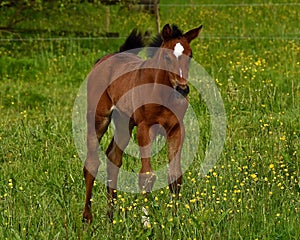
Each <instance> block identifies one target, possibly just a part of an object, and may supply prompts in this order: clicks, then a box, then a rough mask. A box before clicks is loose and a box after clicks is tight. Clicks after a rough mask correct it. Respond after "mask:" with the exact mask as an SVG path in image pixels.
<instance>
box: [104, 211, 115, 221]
mask: <svg viewBox="0 0 300 240" xmlns="http://www.w3.org/2000/svg"><path fill="white" fill-rule="evenodd" d="M106 217H107V218H108V220H109V222H110V223H112V222H113V220H114V214H113V211H107V212H106Z"/></svg>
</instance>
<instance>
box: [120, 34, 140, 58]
mask: <svg viewBox="0 0 300 240" xmlns="http://www.w3.org/2000/svg"><path fill="white" fill-rule="evenodd" d="M143 47H145V45H144V43H143V35H142V33H141V32H138V30H137V29H133V30H132V32H131V33H130V35H129V36H128V37H127V38H126V40H125V43H124V44H123V45H122V46H121V47H120V50H119V52H125V51H128V50H133V49H136V51H132V52H133V53H135V54H138V52H139V51H140V50H141V48H143Z"/></svg>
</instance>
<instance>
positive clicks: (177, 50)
mask: <svg viewBox="0 0 300 240" xmlns="http://www.w3.org/2000/svg"><path fill="white" fill-rule="evenodd" d="M183 50H184V48H183V46H182V45H181V43H176V45H175V47H174V51H173V54H174V55H175V57H177V58H178V57H179V56H181V55H182V53H183Z"/></svg>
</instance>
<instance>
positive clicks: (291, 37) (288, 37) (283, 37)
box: [0, 2, 300, 42]
mask: <svg viewBox="0 0 300 240" xmlns="http://www.w3.org/2000/svg"><path fill="white" fill-rule="evenodd" d="M148 6H151V4H150V5H148ZM283 6H289V7H293V6H300V2H286V3H280V2H278V3H273V2H266V3H224V4H222V3H220V4H214V3H212V4H205V3H204V4H203V3H192V4H176V3H174V4H163V3H160V4H159V7H163V8H170V7H184V8H186V7H196V8H226V7H236V8H243V7H283ZM126 37H127V36H117V37H115V36H101V37H48V38H41V37H37V38H36V37H34V38H21V37H19V38H1V39H0V42H30V41H91V40H118V39H125V38H126ZM200 38H202V39H220V40H226V39H228V40H230V39H233V40H234V39H241V40H295V39H300V32H299V33H294V34H293V33H292V34H289V35H272V36H236V35H205V36H203V35H202V36H200Z"/></svg>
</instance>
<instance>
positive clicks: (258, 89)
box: [0, 1, 300, 239]
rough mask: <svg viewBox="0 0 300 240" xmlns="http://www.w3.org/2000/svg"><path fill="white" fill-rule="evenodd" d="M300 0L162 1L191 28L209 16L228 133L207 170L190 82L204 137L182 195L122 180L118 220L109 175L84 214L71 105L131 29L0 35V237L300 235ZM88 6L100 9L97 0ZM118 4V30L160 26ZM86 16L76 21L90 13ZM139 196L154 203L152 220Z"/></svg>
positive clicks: (206, 38)
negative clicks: (245, 0) (299, 0)
mask: <svg viewBox="0 0 300 240" xmlns="http://www.w3.org/2000/svg"><path fill="white" fill-rule="evenodd" d="M203 2H204V3H206V2H205V1H203ZM227 2H228V3H233V2H234V1H232V2H229V1H226V3H227ZM257 2H258V1H257ZM179 3H181V1H180V2H179ZM222 3H223V1H222ZM238 3H240V2H239V1H238ZM84 6H85V5H82V6H81V7H82V8H84ZM299 8H300V6H299V5H283V6H276V5H268V4H267V5H266V6H262V5H259V6H256V7H255V6H223V5H222V6H220V7H218V6H202V7H199V6H188V7H183V6H180V5H178V6H174V7H172V8H169V7H164V6H162V7H161V21H162V24H164V23H166V22H170V23H171V22H175V23H177V24H178V25H179V26H180V27H182V28H183V29H184V30H187V29H190V28H191V27H194V26H197V25H199V24H200V23H203V24H204V29H203V33H201V34H202V35H201V37H200V38H199V39H198V40H195V42H194V43H193V45H192V48H193V53H194V59H195V60H196V61H197V62H199V63H200V64H201V65H202V66H204V68H205V69H206V70H207V71H208V73H209V74H210V75H211V76H212V77H213V78H214V79H215V82H216V84H217V86H218V89H219V91H220V93H221V95H222V97H223V101H224V104H225V108H226V114H227V138H226V143H225V146H224V149H223V152H222V154H221V156H220V159H219V161H218V162H217V164H216V165H215V166H214V167H213V168H212V169H211V170H210V172H209V173H208V174H207V176H206V177H204V178H200V177H199V171H200V164H201V161H203V156H204V152H205V147H206V146H207V144H208V141H209V130H210V129H209V128H210V126H209V116H208V112H207V109H206V106H205V104H204V103H203V102H202V101H201V97H199V96H197V94H196V93H195V92H193V91H192V92H191V99H190V101H191V104H192V106H193V107H194V109H196V110H197V114H198V115H199V116H200V118H199V122H200V123H199V124H200V125H201V127H202V129H200V131H201V136H200V138H201V141H200V144H201V145H200V147H199V148H200V151H199V153H198V157H197V158H196V159H195V160H194V161H193V164H192V165H191V166H190V168H189V169H188V170H187V172H186V173H185V174H184V184H183V188H182V192H181V197H180V198H179V200H177V201H174V200H173V201H172V200H171V198H170V195H169V192H168V189H165V188H163V189H160V190H157V191H155V192H153V193H152V194H150V195H149V196H147V198H143V197H142V196H141V195H139V194H131V193H127V192H119V193H118V198H117V209H116V214H115V219H114V221H113V223H112V224H111V223H109V222H108V221H107V219H106V217H105V210H106V196H105V191H106V189H105V186H104V185H103V183H102V182H96V183H95V189H94V196H93V209H92V210H93V213H94V222H93V223H92V224H91V225H89V226H87V225H83V224H82V223H81V214H82V210H83V204H84V191H85V187H84V179H83V175H82V165H83V164H82V161H81V160H80V159H79V157H78V154H77V152H76V148H75V146H74V142H73V136H72V108H73V104H74V100H75V98H76V94H77V91H78V88H79V86H80V84H81V83H82V81H83V80H84V79H85V77H86V75H87V74H88V72H89V70H90V68H91V66H92V65H93V63H94V61H95V60H96V59H97V58H98V57H100V56H102V55H103V54H106V53H107V52H113V51H116V50H117V49H118V46H119V45H120V44H121V43H122V41H123V40H124V39H113V40H106V39H97V40H95V39H74V38H73V39H72V38H70V39H69V40H66V39H64V40H50V41H48V40H46V41H36V40H34V39H32V40H30V41H10V42H7V41H1V42H0V55H1V59H0V62H1V69H0V74H1V81H0V93H1V95H0V111H1V120H0V162H1V174H0V183H1V185H0V186H1V187H0V209H1V213H0V219H1V221H0V226H1V227H0V229H1V230H0V239H62V238H66V239H90V238H94V239H147V238H148V239H299V238H300V227H299V226H300V225H299V222H300V219H299V216H300V214H299V205H300V185H299V179H300V176H299V171H300V164H299V144H300V140H299V137H300V132H299V131H300V124H299V114H300V110H299V102H300V95H299V93H300V90H299V86H300V85H299V74H300V56H299V55H300V42H299V34H298V33H299V24H298V20H297V19H298V17H299V14H298V13H299V10H300V9H299ZM89 9H90V10H89V12H88V14H90V15H92V16H94V18H97V16H98V14H99V13H98V12H97V8H91V7H89ZM86 14H87V13H86ZM113 14H116V15H113ZM117 14H118V15H117ZM60 16H62V15H60ZM112 16H113V19H114V20H112V21H111V24H112V25H111V27H112V31H119V32H120V34H121V36H125V35H126V34H127V33H128V32H129V31H130V30H131V29H132V28H133V27H134V26H135V25H138V26H139V27H140V28H141V29H143V30H146V29H148V28H150V30H152V31H154V29H155V28H154V26H155V24H154V22H153V19H152V18H151V16H149V15H147V14H145V13H143V14H140V13H139V12H134V11H132V10H126V9H123V10H122V14H120V12H118V11H117V10H115V12H114V10H113V11H112ZM61 18H62V19H64V17H63V16H62V17H61ZM66 18H67V17H66ZM80 19H81V18H79V20H78V22H77V23H76V26H77V25H82V26H84V25H89V24H88V23H87V22H86V21H85V20H82V19H81V20H80ZM279 20H280V21H279ZM41 21H44V20H41ZM80 23H81V24H80ZM44 24H46V23H44ZM99 25H100V26H101V23H99ZM89 26H90V25H89ZM52 27H53V26H52ZM63 27H64V24H61V25H59V28H63ZM91 28H92V30H95V27H91ZM79 29H80V28H79ZM95 31H96V30H95ZM297 34H298V35H297ZM2 37H3V38H4V37H7V35H2ZM187 127H188V126H187ZM108 141H109V136H108V137H106V138H105V141H104V143H103V145H104V146H106V145H107V144H108ZM155 160H156V161H160V158H159V157H158V158H157V159H155ZM130 161H133V160H132V159H130V158H127V157H126V158H125V159H124V167H125V168H128V169H135V168H134V167H135V165H133V164H131V163H130ZM135 161H136V162H135V164H137V165H138V164H139V162H138V161H137V160H135ZM183 161H184V159H183ZM156 164H157V166H159V162H156ZM136 170H137V171H138V168H137V169H136ZM142 206H146V207H147V208H149V213H150V219H151V226H149V227H148V228H146V229H145V228H143V224H142V223H141V217H142V214H143V212H142V211H141V208H142Z"/></svg>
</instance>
